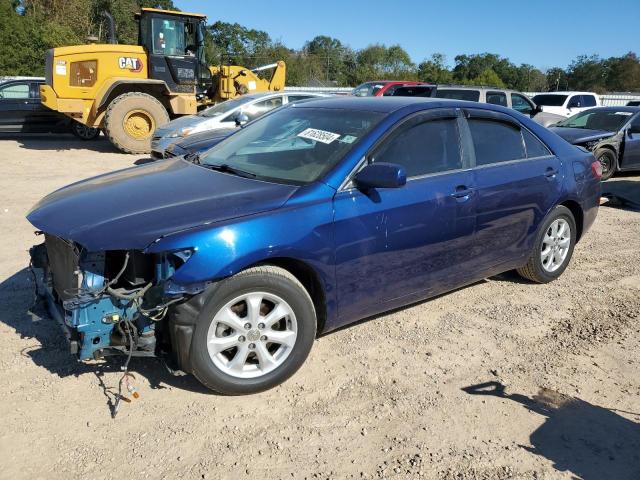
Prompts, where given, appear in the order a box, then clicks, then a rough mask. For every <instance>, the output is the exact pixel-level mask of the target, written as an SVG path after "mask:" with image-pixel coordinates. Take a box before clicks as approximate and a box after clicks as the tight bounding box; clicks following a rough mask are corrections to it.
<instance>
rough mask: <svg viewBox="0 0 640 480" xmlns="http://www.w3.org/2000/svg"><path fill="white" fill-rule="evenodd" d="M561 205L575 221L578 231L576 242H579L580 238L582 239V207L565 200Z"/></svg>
mask: <svg viewBox="0 0 640 480" xmlns="http://www.w3.org/2000/svg"><path fill="white" fill-rule="evenodd" d="M561 205H562V206H564V207H567V208H568V209H569V210H570V211H571V213H572V214H573V218H574V219H575V221H576V228H577V229H578V231H577V232H576V242H577V241H578V240H580V237H582V226H583V224H584V213H583V212H582V207H581V206H580V204H579V203H578V202H574V201H573V200H567V201H566V202H563V203H561Z"/></svg>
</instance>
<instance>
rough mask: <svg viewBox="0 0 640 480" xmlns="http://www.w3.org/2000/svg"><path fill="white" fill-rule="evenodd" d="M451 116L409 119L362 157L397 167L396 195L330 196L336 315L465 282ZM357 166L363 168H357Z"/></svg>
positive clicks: (440, 113)
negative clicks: (400, 182)
mask: <svg viewBox="0 0 640 480" xmlns="http://www.w3.org/2000/svg"><path fill="white" fill-rule="evenodd" d="M459 122H460V119H459V117H458V112H457V111H455V110H453V109H442V110H433V111H430V112H428V113H424V114H420V115H418V116H414V117H412V118H410V119H408V120H406V121H405V122H403V123H402V124H401V125H399V126H398V127H396V128H395V129H394V130H393V131H392V132H391V133H390V134H389V135H388V136H387V137H386V138H385V139H383V140H382V141H381V142H380V143H379V144H378V145H377V146H376V147H374V149H373V150H372V151H371V152H370V153H369V154H367V156H366V159H365V164H366V163H372V162H388V163H395V164H399V165H401V166H403V167H404V169H405V171H406V174H407V183H406V185H404V186H403V187H400V188H376V189H370V190H368V191H362V190H359V189H358V188H356V187H355V186H354V185H353V184H352V183H349V184H347V186H346V187H345V188H342V189H341V190H339V191H338V192H337V193H336V195H335V197H334V212H335V213H334V215H335V218H334V233H335V242H336V248H335V252H336V280H337V286H338V291H337V301H338V309H339V315H340V317H341V319H344V321H348V320H353V319H355V318H364V317H366V316H368V315H373V314H375V313H379V312H382V311H386V310H389V309H391V308H394V307H396V306H400V305H405V304H407V303H410V302H411V301H412V299H418V298H425V297H427V296H430V295H435V294H437V293H439V292H443V291H446V290H450V289H451V288H454V287H455V286H457V285H461V284H463V283H465V281H466V280H467V278H469V276H470V272H469V271H468V270H467V266H468V264H469V262H470V258H469V257H470V256H469V252H470V250H471V249H470V244H471V242H472V237H473V231H474V224H475V215H474V212H475V207H474V202H475V195H474V193H473V186H472V185H471V182H472V174H471V173H470V171H469V169H468V161H467V158H466V156H465V154H464V153H463V149H461V146H460V129H459ZM363 166H364V164H363Z"/></svg>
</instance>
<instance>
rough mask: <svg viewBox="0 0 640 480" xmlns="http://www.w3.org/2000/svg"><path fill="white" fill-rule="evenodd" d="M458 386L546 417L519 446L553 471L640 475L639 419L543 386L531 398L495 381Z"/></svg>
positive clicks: (591, 477) (585, 477)
mask: <svg viewBox="0 0 640 480" xmlns="http://www.w3.org/2000/svg"><path fill="white" fill-rule="evenodd" d="M462 390H464V391H465V392H467V393H469V394H471V395H491V396H495V397H499V398H503V399H507V400H513V401H514V402H517V403H519V404H521V405H523V406H524V407H525V408H526V409H528V410H530V411H532V412H535V413H537V414H539V415H542V416H544V417H546V421H545V422H544V423H543V424H542V425H541V426H540V427H539V428H538V429H537V430H535V431H534V432H533V433H532V434H531V436H530V437H529V441H530V443H531V447H529V446H522V448H524V449H526V450H527V451H529V452H531V453H534V454H536V455H540V456H543V457H545V458H547V459H549V460H550V461H551V462H553V466H554V468H555V469H556V470H558V471H561V472H570V473H572V474H573V475H576V476H578V477H580V478H581V479H582V480H602V479H605V478H610V479H616V480H632V479H633V480H636V479H638V478H640V424H638V423H635V422H633V421H631V420H629V419H627V418H625V417H623V416H621V415H618V414H617V413H615V412H614V411H613V410H611V409H608V408H603V407H598V406H596V405H592V404H590V403H588V402H585V401H584V400H581V399H579V398H575V397H570V396H567V395H563V394H561V393H558V392H555V391H553V390H549V389H545V388H542V389H540V391H539V392H538V394H537V395H535V396H533V398H529V397H527V396H525V395H521V394H518V393H514V394H508V393H506V392H505V387H504V385H502V384H501V383H499V382H495V381H493V382H487V383H482V384H478V385H471V386H468V387H464V388H463V389H462ZM626 413H631V412H626ZM634 415H638V414H634Z"/></svg>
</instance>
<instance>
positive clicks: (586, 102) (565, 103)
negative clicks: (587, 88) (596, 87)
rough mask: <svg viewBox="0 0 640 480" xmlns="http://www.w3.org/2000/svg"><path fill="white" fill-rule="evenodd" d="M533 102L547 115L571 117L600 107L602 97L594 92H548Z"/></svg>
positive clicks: (538, 96)
mask: <svg viewBox="0 0 640 480" xmlns="http://www.w3.org/2000/svg"><path fill="white" fill-rule="evenodd" d="M533 101H534V102H535V104H536V105H538V106H539V107H540V108H541V109H542V111H543V112H545V113H554V114H556V115H561V116H563V117H570V116H572V115H575V114H576V113H579V112H582V111H583V110H587V109H589V108H593V107H599V106H600V97H599V96H598V95H597V94H595V93H593V92H548V93H540V94H538V95H536V96H535V97H533Z"/></svg>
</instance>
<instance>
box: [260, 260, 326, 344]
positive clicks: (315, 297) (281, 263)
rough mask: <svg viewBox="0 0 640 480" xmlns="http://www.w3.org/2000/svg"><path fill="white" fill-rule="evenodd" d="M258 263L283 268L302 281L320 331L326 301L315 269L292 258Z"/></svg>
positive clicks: (324, 314) (323, 319) (324, 321)
mask: <svg viewBox="0 0 640 480" xmlns="http://www.w3.org/2000/svg"><path fill="white" fill-rule="evenodd" d="M260 265H273V266H274V267H280V268H283V269H285V270H287V271H288V272H289V273H291V274H292V275H293V276H294V277H296V278H297V279H298V281H299V282H300V283H302V285H303V286H304V288H305V289H306V290H307V292H309V296H310V297H311V300H312V301H313V306H314V308H315V310H316V316H317V317H318V325H317V332H318V334H319V333H320V332H322V330H323V329H324V325H325V323H326V321H327V303H326V296H325V292H324V288H323V287H322V283H321V282H320V278H319V277H318V274H317V273H316V272H315V270H314V269H313V268H311V267H310V266H309V265H307V264H306V263H305V262H302V261H300V260H295V259H293V258H270V259H269V260H268V261H265V262H261V263H260Z"/></svg>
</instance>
